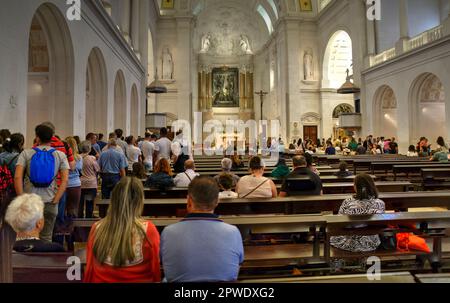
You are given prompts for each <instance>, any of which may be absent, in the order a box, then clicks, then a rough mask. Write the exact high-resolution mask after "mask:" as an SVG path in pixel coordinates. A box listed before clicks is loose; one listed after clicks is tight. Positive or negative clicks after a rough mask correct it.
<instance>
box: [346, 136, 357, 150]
mask: <svg viewBox="0 0 450 303" xmlns="http://www.w3.org/2000/svg"><path fill="white" fill-rule="evenodd" d="M348 148H349V149H350V151H352V152H356V150H357V149H358V142H356V140H355V137H352V140H351V141H350V143H349V144H348Z"/></svg>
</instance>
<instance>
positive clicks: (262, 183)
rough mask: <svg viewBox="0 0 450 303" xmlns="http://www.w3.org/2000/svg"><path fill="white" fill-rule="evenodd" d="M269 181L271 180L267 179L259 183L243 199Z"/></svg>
mask: <svg viewBox="0 0 450 303" xmlns="http://www.w3.org/2000/svg"><path fill="white" fill-rule="evenodd" d="M267 181H269V179H267V178H266V179H265V180H264V181H263V182H261V184H259V185H258V186H256V187H255V188H254V189H252V190H251V191H250V192H249V193H247V194H246V195H245V196H243V197H242V199H245V198H247V197H248V196H250V195H251V194H253V193H254V192H255V191H256V190H257V189H258V188H260V187H261V186H263V185H264V184H265V183H266V182H267Z"/></svg>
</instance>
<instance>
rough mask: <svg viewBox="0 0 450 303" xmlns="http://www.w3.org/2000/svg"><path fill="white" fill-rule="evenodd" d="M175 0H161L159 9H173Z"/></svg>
mask: <svg viewBox="0 0 450 303" xmlns="http://www.w3.org/2000/svg"><path fill="white" fill-rule="evenodd" d="M174 8H175V0H161V9H174Z"/></svg>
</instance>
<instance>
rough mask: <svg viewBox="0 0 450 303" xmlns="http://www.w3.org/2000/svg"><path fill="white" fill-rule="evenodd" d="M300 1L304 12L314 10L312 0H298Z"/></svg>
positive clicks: (301, 9)
mask: <svg viewBox="0 0 450 303" xmlns="http://www.w3.org/2000/svg"><path fill="white" fill-rule="evenodd" d="M298 3H299V4H300V11H302V12H312V11H313V6H312V1H311V0H298Z"/></svg>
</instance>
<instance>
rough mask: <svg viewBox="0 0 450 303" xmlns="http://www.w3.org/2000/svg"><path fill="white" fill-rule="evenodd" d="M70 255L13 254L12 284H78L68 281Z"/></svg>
mask: <svg viewBox="0 0 450 303" xmlns="http://www.w3.org/2000/svg"><path fill="white" fill-rule="evenodd" d="M72 255H73V254H72V253H13V273H14V283H80V282H81V281H68V280H67V271H68V269H69V267H70V265H67V259H68V258H69V257H71V256H72Z"/></svg>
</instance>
